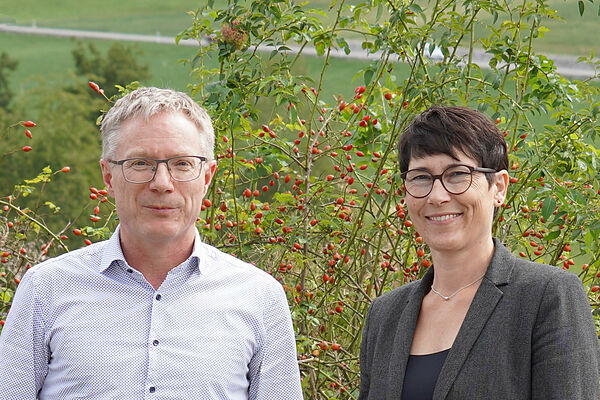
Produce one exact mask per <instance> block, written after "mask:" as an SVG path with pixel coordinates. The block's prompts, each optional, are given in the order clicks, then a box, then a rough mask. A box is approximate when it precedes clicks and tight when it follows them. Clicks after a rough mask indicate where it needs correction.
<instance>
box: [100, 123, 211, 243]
mask: <svg viewBox="0 0 600 400" xmlns="http://www.w3.org/2000/svg"><path fill="white" fill-rule="evenodd" d="M201 134H202V133H201V132H199V130H198V128H197V127H196V125H194V123H192V122H191V121H190V120H189V119H188V118H187V117H186V116H185V115H184V114H183V113H180V112H164V113H160V114H157V115H154V116H153V117H151V118H150V119H149V120H148V121H147V122H146V121H144V120H143V119H142V118H132V119H129V120H126V121H125V122H124V123H123V124H122V125H121V129H120V131H119V137H118V138H117V140H118V142H117V147H116V151H115V154H113V155H112V159H113V160H115V161H118V160H123V159H126V158H133V157H147V158H153V159H166V158H170V157H175V156H204V157H206V158H212V157H210V156H211V155H210V154H208V152H209V151H210V150H209V149H206V148H205V146H204V145H203V144H204V142H203V141H202V140H201ZM100 165H101V167H102V175H103V178H104V183H105V184H106V188H107V189H108V192H109V194H110V195H111V196H112V197H114V199H115V204H116V208H117V214H118V216H119V222H120V234H121V241H122V242H125V243H128V244H131V245H134V246H136V245H137V246H139V245H147V244H148V243H153V242H154V243H161V244H165V243H166V242H168V241H172V243H182V244H183V243H189V240H192V239H193V237H194V235H195V229H196V228H195V222H196V218H197V217H198V215H199V213H200V207H201V205H202V199H203V198H204V195H205V194H206V190H207V189H208V186H209V184H210V181H211V179H212V177H213V175H214V172H215V168H216V162H215V161H207V162H205V163H204V164H203V166H202V171H201V173H200V176H199V177H198V178H197V179H195V180H193V181H189V182H178V181H174V180H173V179H171V176H170V174H169V171H168V169H167V166H166V164H165V163H161V164H159V165H158V169H157V171H156V175H155V177H154V179H153V180H152V181H150V182H147V183H142V184H138V183H129V182H127V181H126V180H125V178H124V177H123V174H122V172H121V166H119V165H115V164H111V163H109V162H108V161H107V160H101V161H100Z"/></svg>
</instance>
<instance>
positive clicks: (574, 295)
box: [531, 273, 599, 400]
mask: <svg viewBox="0 0 600 400" xmlns="http://www.w3.org/2000/svg"><path fill="white" fill-rule="evenodd" d="M598 358H599V357H598V337H597V334H596V328H595V325H594V320H593V318H592V313H591V309H590V305H589V302H588V298H587V295H586V293H585V290H584V288H583V285H582V284H581V281H580V280H579V278H578V277H577V276H576V275H574V274H571V273H568V274H556V275H554V276H553V277H552V279H551V280H550V281H549V282H548V284H547V286H546V288H545V290H544V295H543V297H542V302H541V304H540V308H539V311H538V316H537V321H536V325H535V328H534V331H533V337H532V360H531V371H532V386H531V394H532V398H533V399H557V400H558V399H581V400H587V399H590V400H591V399H594V400H597V399H598V396H599V394H598V391H599V388H598V382H599V380H598V379H599V359H598Z"/></svg>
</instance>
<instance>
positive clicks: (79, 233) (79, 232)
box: [73, 229, 81, 236]
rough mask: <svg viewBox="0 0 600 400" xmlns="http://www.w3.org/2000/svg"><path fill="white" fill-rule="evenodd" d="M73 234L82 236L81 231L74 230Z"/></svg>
mask: <svg viewBox="0 0 600 400" xmlns="http://www.w3.org/2000/svg"><path fill="white" fill-rule="evenodd" d="M73 234H74V235H76V236H79V235H81V229H73Z"/></svg>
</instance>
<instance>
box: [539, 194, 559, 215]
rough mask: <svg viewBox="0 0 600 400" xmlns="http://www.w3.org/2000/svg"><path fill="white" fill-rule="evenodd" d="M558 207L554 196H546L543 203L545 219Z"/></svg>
mask: <svg viewBox="0 0 600 400" xmlns="http://www.w3.org/2000/svg"><path fill="white" fill-rule="evenodd" d="M555 208H556V200H555V199H554V198H553V197H546V198H545V199H544V203H543V204H542V217H543V218H544V220H548V217H549V216H550V215H552V213H553V212H554V209H555Z"/></svg>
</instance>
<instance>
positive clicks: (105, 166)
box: [100, 159, 115, 197]
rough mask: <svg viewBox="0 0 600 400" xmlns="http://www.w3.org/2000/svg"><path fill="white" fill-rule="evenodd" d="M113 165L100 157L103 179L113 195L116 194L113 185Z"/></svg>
mask: <svg viewBox="0 0 600 400" xmlns="http://www.w3.org/2000/svg"><path fill="white" fill-rule="evenodd" d="M110 167H111V165H110V163H109V162H108V161H106V160H104V159H100V169H101V170H102V180H103V181H104V185H105V186H106V190H108V194H109V195H110V196H111V197H115V196H114V194H113V193H114V192H113V186H112V178H113V176H112V169H111V168H110Z"/></svg>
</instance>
